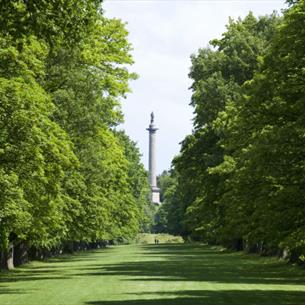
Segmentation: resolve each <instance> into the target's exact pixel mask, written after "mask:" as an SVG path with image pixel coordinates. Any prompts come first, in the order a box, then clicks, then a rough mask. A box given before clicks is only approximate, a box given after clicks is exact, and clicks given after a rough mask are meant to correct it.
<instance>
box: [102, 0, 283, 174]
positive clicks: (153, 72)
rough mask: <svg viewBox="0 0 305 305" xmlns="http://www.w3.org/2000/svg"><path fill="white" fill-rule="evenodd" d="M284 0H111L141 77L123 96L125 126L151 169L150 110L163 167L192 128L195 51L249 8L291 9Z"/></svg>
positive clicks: (108, 8) (109, 11)
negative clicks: (122, 23) (190, 70)
mask: <svg viewBox="0 0 305 305" xmlns="http://www.w3.org/2000/svg"><path fill="white" fill-rule="evenodd" d="M285 7H286V5H285V1H284V0H272V1H271V0H270V1H268V0H252V1H248V0H242V1H233V0H223V1H216V0H214V1H212V0H211V1H209V0H151V1H148V0H105V1H104V4H103V8H104V10H105V15H106V16H107V17H109V18H114V17H115V18H119V19H121V20H122V21H123V22H126V23H127V24H126V28H127V30H128V31H129V41H130V42H131V44H132V45H133V49H134V50H133V57H134V60H135V64H134V65H133V66H132V67H131V71H133V72H136V73H137V74H138V75H139V79H137V80H136V81H132V82H131V84H130V85H131V89H132V93H130V94H129V95H128V97H127V99H125V100H122V109H123V113H124V116H125V123H124V124H123V125H122V128H123V129H125V130H126V133H127V134H128V135H129V136H130V137H131V139H132V140H133V141H135V142H137V144H138V147H139V148H140V151H141V153H142V155H143V157H142V161H143V163H144V165H145V167H146V168H147V167H148V132H147V131H146V128H147V127H148V125H149V121H150V113H151V112H152V111H153V112H154V113H155V122H156V125H157V127H159V128H160V129H159V130H158V132H157V171H158V174H160V173H161V172H162V171H163V170H165V169H169V168H170V166H171V161H172V159H173V157H174V156H175V155H177V154H178V153H179V151H180V144H179V143H180V142H181V141H182V140H183V139H184V137H185V136H186V135H188V134H190V133H191V132H192V118H193V109H192V107H191V106H189V103H190V100H191V91H190V90H189V89H188V88H189V87H190V85H191V80H190V79H189V78H188V73H189V68H190V66H191V61H190V55H191V54H194V53H195V54H196V53H197V51H198V49H199V48H202V47H206V46H207V45H208V43H209V41H210V40H211V39H214V38H220V37H221V34H222V33H223V32H224V31H225V25H226V24H227V23H228V18H229V17H230V16H231V17H233V18H234V19H237V18H238V17H239V16H240V17H244V16H245V15H247V14H248V12H249V11H252V12H253V13H254V15H255V16H260V15H266V14H270V13H272V11H274V10H277V11H278V12H280V11H281V9H283V8H285Z"/></svg>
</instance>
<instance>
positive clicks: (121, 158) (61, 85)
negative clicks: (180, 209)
mask: <svg viewBox="0 0 305 305" xmlns="http://www.w3.org/2000/svg"><path fill="white" fill-rule="evenodd" d="M1 9H2V13H1V18H0V102H1V103H0V186H1V192H0V194H1V195H0V211H1V212H0V228H1V232H0V238H1V250H2V251H5V250H6V248H7V245H8V242H9V241H10V242H15V243H17V242H19V241H21V240H22V241H25V242H26V243H27V244H28V245H29V246H35V247H36V248H50V247H53V246H56V245H58V244H60V243H62V242H64V241H70V242H71V241H72V242H73V241H87V242H92V241H93V242H94V241H97V240H103V239H115V238H117V237H126V238H129V237H132V236H134V235H135V234H136V233H137V232H138V231H139V230H140V227H141V226H143V222H145V216H144V209H145V206H146V205H147V200H146V198H147V197H146V193H147V189H148V187H147V179H146V172H145V170H144V168H143V165H142V164H141V163H140V154H139V151H138V149H137V147H136V145H135V143H133V142H132V141H131V140H130V139H129V138H128V137H127V136H126V135H125V134H124V133H122V132H116V131H114V128H115V126H116V125H118V124H119V123H120V122H122V120H123V116H122V113H121V111H120V103H121V101H120V99H121V98H124V97H125V95H126V93H127V92H128V91H129V87H128V82H129V80H131V79H134V78H136V75H134V74H132V73H130V72H129V71H128V69H127V65H130V64H132V62H133V61H132V57H131V55H130V50H131V46H130V44H129V42H128V40H127V35H128V33H127V31H126V30H125V28H124V25H123V24H122V22H121V21H119V20H116V19H107V18H105V17H104V16H103V15H102V11H101V8H100V1H95V0H90V1H74V0H69V1H61V0H58V1H51V2H50V1H44V0H41V1H1Z"/></svg>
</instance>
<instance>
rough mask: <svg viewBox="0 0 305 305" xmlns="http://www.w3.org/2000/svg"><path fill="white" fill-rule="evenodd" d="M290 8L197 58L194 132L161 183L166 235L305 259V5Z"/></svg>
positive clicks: (232, 24)
mask: <svg viewBox="0 0 305 305" xmlns="http://www.w3.org/2000/svg"><path fill="white" fill-rule="evenodd" d="M287 2H289V8H288V9H287V10H285V11H284V12H283V16H278V15H277V14H276V13H273V14H272V15H270V16H263V17H259V18H255V17H254V16H253V14H252V13H249V14H248V16H246V17H245V18H244V19H240V18H239V19H238V20H232V19H230V21H229V24H228V25H227V30H226V31H225V32H224V33H223V35H222V37H221V38H220V39H214V40H212V41H211V42H210V46H208V47H206V48H202V49H200V50H199V51H198V53H197V54H196V55H192V67H191V71H190V74H189V76H190V78H191V79H192V80H193V83H192V87H191V89H192V92H193V94H192V100H191V105H192V106H193V108H194V129H193V132H192V134H191V135H188V136H187V137H186V138H185V139H184V140H183V142H182V146H181V151H180V154H179V155H178V156H177V157H175V159H174V160H173V163H172V169H171V171H170V172H167V173H166V172H165V173H164V175H162V176H161V177H160V184H161V188H162V187H163V196H164V203H163V205H162V207H161V209H160V210H159V212H158V214H159V219H161V222H159V229H160V230H163V231H167V232H170V233H173V234H181V235H183V236H188V235H190V236H191V237H192V238H194V239H196V240H204V241H206V242H209V243H217V244H222V245H225V246H227V247H229V248H233V249H237V250H241V249H244V250H247V251H254V252H258V253H261V254H280V255H283V256H285V257H289V258H290V259H291V260H294V261H304V260H305V238H304V236H305V82H304V80H305V72H304V71H305V1H304V0H299V1H287Z"/></svg>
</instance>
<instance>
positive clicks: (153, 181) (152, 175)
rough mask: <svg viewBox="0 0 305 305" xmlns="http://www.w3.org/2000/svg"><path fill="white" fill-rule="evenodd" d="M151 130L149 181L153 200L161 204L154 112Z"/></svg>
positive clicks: (149, 129)
mask: <svg viewBox="0 0 305 305" xmlns="http://www.w3.org/2000/svg"><path fill="white" fill-rule="evenodd" d="M150 116H151V119H150V125H149V128H147V130H148V131H149V183H150V188H151V202H152V203H155V204H160V189H159V188H158V187H157V174H156V173H157V164H156V131H157V130H158V128H156V126H155V124H154V113H153V112H152V113H151V115H150Z"/></svg>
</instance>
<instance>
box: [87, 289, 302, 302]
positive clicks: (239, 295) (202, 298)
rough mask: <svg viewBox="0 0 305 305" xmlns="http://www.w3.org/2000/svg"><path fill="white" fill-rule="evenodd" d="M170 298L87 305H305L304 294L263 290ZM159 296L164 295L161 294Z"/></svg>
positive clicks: (173, 295)
mask: <svg viewBox="0 0 305 305" xmlns="http://www.w3.org/2000/svg"><path fill="white" fill-rule="evenodd" d="M165 294H168V297H169V298H158V299H152V298H151V299H137V300H126V301H125V300H122V301H121V300H119V301H91V302H86V303H85V305H297V304H299V305H303V304H305V294H304V293H302V292H297V291H295V292H286V291H278V290H272V291H261V290H230V291H228V290H215V291H214V290H205V291H188V290H186V291H181V292H179V293H173V292H168V293H165ZM159 295H163V294H162V293H160V294H159Z"/></svg>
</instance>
